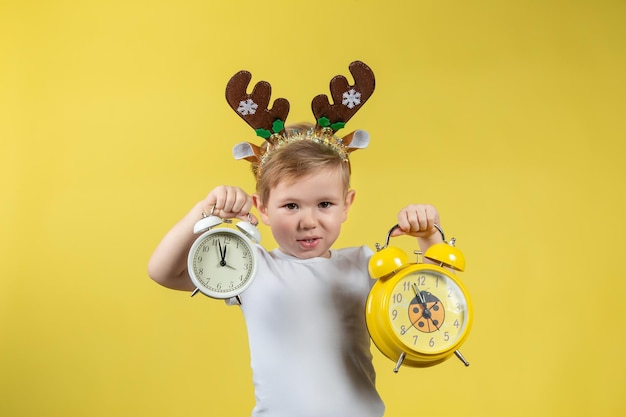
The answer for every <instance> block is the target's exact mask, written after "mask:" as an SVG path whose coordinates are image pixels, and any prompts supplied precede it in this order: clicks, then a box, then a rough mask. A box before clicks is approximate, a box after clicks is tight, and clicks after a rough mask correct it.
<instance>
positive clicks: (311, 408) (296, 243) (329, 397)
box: [148, 126, 441, 417]
mask: <svg viewBox="0 0 626 417" xmlns="http://www.w3.org/2000/svg"><path fill="white" fill-rule="evenodd" d="M316 132H317V133H316ZM318 133H319V128H318V127H317V126H316V127H315V128H306V127H299V128H296V129H295V130H293V131H289V130H287V131H285V133H284V137H285V138H289V139H288V140H285V141H284V142H281V145H280V146H275V147H274V148H273V149H271V152H270V151H269V150H266V152H265V154H264V157H263V158H262V159H260V160H259V163H258V164H256V166H255V167H254V170H255V173H256V174H257V190H256V193H254V194H252V195H248V194H247V193H246V192H245V191H244V190H242V189H241V188H238V187H234V186H219V187H216V188H214V189H213V190H212V191H211V192H209V194H208V195H207V197H206V198H205V199H204V200H203V201H200V202H199V203H197V204H196V205H195V206H194V207H193V208H192V210H191V211H190V212H189V213H188V214H187V215H186V216H185V217H184V218H183V219H182V220H181V221H180V222H178V223H177V224H176V225H175V226H174V227H173V228H172V229H171V230H170V231H169V232H168V233H167V235H166V236H165V237H164V238H163V240H162V241H161V243H160V244H159V245H158V247H157V248H156V250H155V252H154V254H153V255H152V257H151V259H150V262H149V265H148V273H149V275H150V277H151V278H152V279H153V280H155V281H156V282H158V283H159V284H161V285H164V286H166V287H169V288H173V289H179V290H187V291H192V290H194V289H195V288H194V286H193V284H192V283H191V280H190V278H189V274H188V271H187V255H188V251H189V249H190V247H191V244H192V243H193V241H194V240H195V238H196V237H197V236H195V235H194V234H193V226H194V224H195V223H196V222H197V221H198V220H199V219H200V218H201V217H202V215H203V213H209V212H211V211H212V212H213V214H215V215H217V216H220V217H222V218H240V219H244V220H247V219H248V216H249V213H250V210H251V208H252V206H254V207H255V208H256V210H257V211H258V213H259V215H260V218H261V221H263V223H264V224H266V225H267V226H269V227H270V230H271V232H272V235H273V237H274V239H275V241H276V242H277V244H278V248H277V249H275V250H273V251H271V252H268V251H267V250H265V249H264V248H263V247H262V246H260V245H256V246H255V248H256V250H257V258H258V260H259V262H258V268H257V273H256V276H255V279H254V281H253V283H252V285H251V286H250V287H249V288H248V289H246V290H245V291H244V292H243V293H242V294H241V295H240V296H239V299H240V301H241V304H240V307H241V309H242V311H243V314H244V317H245V320H246V327H247V330H248V339H249V347H250V356H251V367H252V371H253V381H254V386H255V396H256V406H255V408H254V410H253V412H252V416H253V417H261V416H267V417H346V416H359V417H380V416H382V415H383V414H384V405H383V402H382V400H381V398H380V396H379V395H378V393H377V391H376V388H375V373H374V369H373V366H372V355H371V353H370V338H369V334H368V331H367V327H366V324H365V313H364V311H365V301H366V299H367V296H368V293H369V290H370V288H371V286H372V285H373V283H374V281H373V280H372V279H370V277H369V274H368V269H367V264H368V260H369V258H370V257H371V255H372V251H371V250H370V249H369V248H367V247H366V246H361V247H353V248H345V249H331V247H332V245H333V243H334V242H335V241H336V239H337V238H338V236H339V233H340V230H341V224H342V223H343V222H344V221H345V220H346V219H347V216H348V212H349V209H350V207H351V205H352V203H353V202H354V198H355V191H354V190H352V189H350V166H349V161H348V159H347V153H345V152H341V151H340V150H339V151H338V148H337V146H329V145H328V143H327V141H326V142H325V141H318V140H309V139H308V138H310V137H311V135H313V136H315V138H319V137H320V135H319V134H318ZM250 217H251V220H252V221H256V218H255V217H254V216H252V215H250ZM434 224H439V215H438V213H437V210H436V209H435V208H434V207H433V206H430V205H410V206H407V207H405V208H403V209H402V210H400V212H399V214H398V225H399V229H398V230H396V231H395V232H394V235H400V234H409V235H412V236H415V237H417V239H418V243H419V246H420V248H421V249H422V250H424V251H425V250H426V249H427V248H428V247H429V246H431V245H432V244H434V243H439V242H441V235H440V233H439V232H438V231H437V229H436V228H435V227H434ZM231 304H234V302H231Z"/></svg>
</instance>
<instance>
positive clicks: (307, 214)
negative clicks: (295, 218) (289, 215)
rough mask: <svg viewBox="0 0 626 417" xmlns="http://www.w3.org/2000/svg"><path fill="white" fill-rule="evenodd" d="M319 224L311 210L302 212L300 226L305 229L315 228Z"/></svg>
mask: <svg viewBox="0 0 626 417" xmlns="http://www.w3.org/2000/svg"><path fill="white" fill-rule="evenodd" d="M316 226H317V219H316V217H315V214H314V213H313V212H312V211H311V210H305V211H303V212H302V217H301V218H300V227H301V228H303V229H313V228H315V227H316Z"/></svg>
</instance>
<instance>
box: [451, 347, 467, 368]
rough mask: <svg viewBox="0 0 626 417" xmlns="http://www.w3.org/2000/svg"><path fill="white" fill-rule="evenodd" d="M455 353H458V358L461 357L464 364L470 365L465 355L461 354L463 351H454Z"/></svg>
mask: <svg viewBox="0 0 626 417" xmlns="http://www.w3.org/2000/svg"><path fill="white" fill-rule="evenodd" d="M454 354H455V355H456V357H457V358H459V360H460V361H461V362H463V365H465V366H469V362H468V361H466V360H465V358H464V357H463V355H461V352H459V351H458V350H455V351H454Z"/></svg>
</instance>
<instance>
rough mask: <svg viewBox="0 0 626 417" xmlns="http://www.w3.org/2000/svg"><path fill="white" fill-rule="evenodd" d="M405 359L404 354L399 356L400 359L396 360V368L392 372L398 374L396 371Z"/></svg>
mask: <svg viewBox="0 0 626 417" xmlns="http://www.w3.org/2000/svg"><path fill="white" fill-rule="evenodd" d="M405 357H406V353H404V352H402V353H401V354H400V357H399V358H398V362H396V367H395V368H393V371H394V372H395V373H398V371H399V370H400V366H402V362H404V358H405Z"/></svg>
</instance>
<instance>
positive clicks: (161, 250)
mask: <svg viewBox="0 0 626 417" xmlns="http://www.w3.org/2000/svg"><path fill="white" fill-rule="evenodd" d="M201 218H202V202H199V203H198V204H196V205H195V206H194V207H193V208H192V209H191V211H190V212H189V213H187V214H186V215H185V217H183V218H182V219H181V220H180V221H179V222H178V223H176V225H174V227H172V229H171V230H170V231H169V232H167V234H166V235H165V236H164V237H163V239H162V240H161V242H160V243H159V245H158V246H157V247H156V249H155V250H154V252H153V253H152V256H151V257H150V261H149V262H148V275H149V276H150V278H152V279H153V280H154V281H156V282H157V283H159V284H161V285H163V286H165V287H168V288H172V289H175V290H184V291H193V289H194V285H193V283H192V282H191V279H190V278H189V273H188V272H187V255H188V254H189V249H190V248H191V245H192V244H193V242H194V240H196V238H197V237H198V235H196V234H194V233H193V226H194V224H196V222H197V221H198V220H200V219H201Z"/></svg>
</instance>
